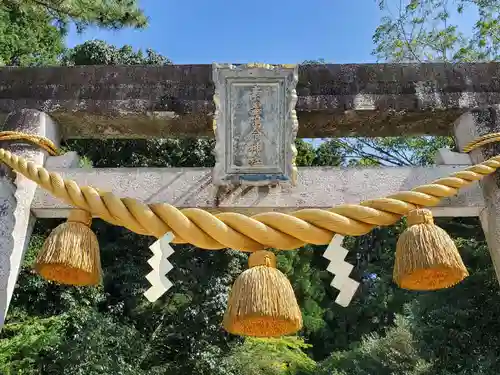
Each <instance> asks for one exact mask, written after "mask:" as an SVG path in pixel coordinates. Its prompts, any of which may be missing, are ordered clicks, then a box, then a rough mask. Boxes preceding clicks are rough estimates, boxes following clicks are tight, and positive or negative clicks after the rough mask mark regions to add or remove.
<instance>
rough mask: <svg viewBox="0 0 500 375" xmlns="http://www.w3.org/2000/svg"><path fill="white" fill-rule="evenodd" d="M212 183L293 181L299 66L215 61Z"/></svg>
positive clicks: (283, 182)
mask: <svg viewBox="0 0 500 375" xmlns="http://www.w3.org/2000/svg"><path fill="white" fill-rule="evenodd" d="M212 79H213V82H214V84H215V94H214V102H215V113H214V124H213V126H214V132H215V140H216V143H215V168H214V172H213V183H214V184H215V185H230V184H234V185H240V184H244V185H254V186H263V185H273V184H277V183H279V184H291V185H295V184H296V180H297V168H296V166H295V157H296V155H297V150H296V148H295V138H296V136H297V130H298V121H297V114H296V111H295V105H296V103H297V93H296V86H297V82H298V66H297V65H269V64H246V65H232V64H217V63H214V64H213V72H212Z"/></svg>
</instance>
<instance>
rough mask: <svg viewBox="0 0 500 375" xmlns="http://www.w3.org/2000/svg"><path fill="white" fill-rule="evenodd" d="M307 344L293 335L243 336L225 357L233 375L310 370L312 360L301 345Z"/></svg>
mask: <svg viewBox="0 0 500 375" xmlns="http://www.w3.org/2000/svg"><path fill="white" fill-rule="evenodd" d="M309 346H310V345H307V344H305V343H304V341H303V340H302V339H300V338H297V337H283V338H277V339H276V338H273V339H254V338H250V339H246V340H245V342H244V344H243V345H240V346H237V347H235V349H233V350H232V351H231V353H230V355H229V357H228V358H227V359H226V361H227V363H229V364H230V366H232V367H233V368H234V370H233V371H234V374H235V375H291V374H297V375H300V374H312V373H313V371H314V370H315V369H316V363H315V362H314V361H313V360H312V359H311V358H309V357H308V356H307V355H306V354H305V352H304V349H307V348H308V347H309Z"/></svg>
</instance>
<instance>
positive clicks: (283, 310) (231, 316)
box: [223, 251, 302, 337]
mask: <svg viewBox="0 0 500 375" xmlns="http://www.w3.org/2000/svg"><path fill="white" fill-rule="evenodd" d="M248 267H249V269H247V270H246V271H244V272H243V273H242V274H241V275H240V276H238V278H237V279H236V281H235V282H234V285H233V288H232V290H231V294H230V296H229V301H228V307H227V310H226V314H225V316H224V322H223V326H224V328H225V329H226V331H228V332H230V333H232V334H234V335H241V336H253V337H276V336H283V335H288V334H293V333H295V332H297V331H298V330H299V329H301V328H302V314H301V311H300V308H299V305H298V303H297V299H296V298H295V294H294V292H293V289H292V285H291V284H290V282H289V281H288V279H287V277H286V276H285V275H284V274H283V273H282V272H281V271H279V270H278V269H276V256H275V255H274V254H273V253H272V252H270V251H257V252H255V253H252V254H251V255H250V257H249V259H248Z"/></svg>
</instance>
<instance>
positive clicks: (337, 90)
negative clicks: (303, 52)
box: [0, 63, 500, 138]
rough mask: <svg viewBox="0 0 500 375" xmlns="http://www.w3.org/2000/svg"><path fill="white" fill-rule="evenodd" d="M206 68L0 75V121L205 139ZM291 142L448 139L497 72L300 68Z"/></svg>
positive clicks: (82, 132)
mask: <svg viewBox="0 0 500 375" xmlns="http://www.w3.org/2000/svg"><path fill="white" fill-rule="evenodd" d="M211 74H212V73H211V65H171V66H163V67H147V66H78V67H54V68H2V69H0V112H4V113H8V112H10V111H12V110H15V109H20V108H37V109H40V110H42V111H45V112H47V113H50V114H51V116H52V117H53V118H55V119H56V120H58V121H59V122H60V123H61V124H63V125H64V128H63V132H64V136H65V137H90V138H92V137H96V136H98V137H103V136H104V137H106V136H107V137H114V138H119V137H167V136H210V137H211V136H213V129H212V115H213V111H214V104H213V101H212V98H213V94H214V85H213V82H212V76H211ZM297 94H298V103H297V107H296V109H297V112H298V118H299V125H300V126H299V132H298V137H302V138H308V137H312V138H314V137H334V136H349V135H361V136H377V135H380V136H387V135H398V134H399V135H410V134H436V135H439V134H441V135H444V134H450V133H451V127H450V123H451V122H452V121H454V120H455V119H456V118H457V117H458V116H459V115H461V114H462V113H464V112H466V110H468V109H470V108H475V107H477V106H481V105H488V104H496V103H500V64H499V63H484V64H457V65H449V64H361V65H354V64H351V65H303V66H300V67H299V82H298V85H297Z"/></svg>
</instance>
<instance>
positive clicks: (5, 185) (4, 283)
mask: <svg viewBox="0 0 500 375" xmlns="http://www.w3.org/2000/svg"><path fill="white" fill-rule="evenodd" d="M1 130H16V131H22V132H24V133H28V134H35V135H41V136H44V137H47V138H49V139H51V140H53V141H54V142H55V143H56V144H57V143H58V141H59V134H58V129H57V127H56V124H55V123H54V122H53V121H52V120H51V119H50V118H49V116H47V115H46V114H44V113H42V112H39V111H36V110H31V109H25V110H20V111H17V112H15V113H12V114H10V115H9V116H8V118H7V121H6V122H5V124H4V126H3V129H1ZM0 147H3V148H7V149H9V150H10V151H12V152H14V153H16V154H18V155H21V156H23V157H25V158H27V159H28V160H31V161H33V162H34V163H36V164H40V165H43V164H44V160H45V157H46V154H45V152H44V151H41V150H40V148H39V147H36V146H33V145H27V144H23V143H16V142H8V143H0ZM36 190H37V185H36V184H35V183H33V182H31V181H30V180H28V179H26V178H25V177H23V176H21V175H17V174H13V173H12V171H10V170H9V169H7V168H6V167H4V166H3V165H1V166H0V328H1V327H2V325H3V322H4V319H5V316H6V314H7V310H8V308H9V304H10V300H11V297H12V293H13V291H14V287H15V284H16V281H17V275H18V273H19V269H20V266H21V263H22V260H23V257H24V252H25V250H26V248H27V246H28V244H29V240H30V236H31V232H32V230H33V225H34V224H35V217H34V216H33V215H32V213H31V209H30V207H31V203H32V201H33V197H34V195H35V192H36Z"/></svg>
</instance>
